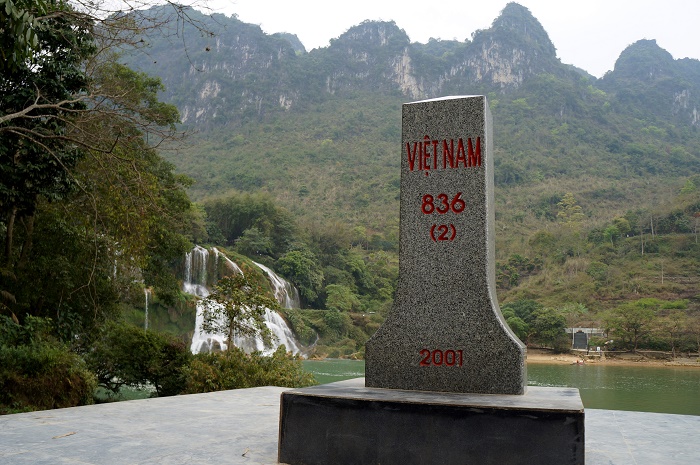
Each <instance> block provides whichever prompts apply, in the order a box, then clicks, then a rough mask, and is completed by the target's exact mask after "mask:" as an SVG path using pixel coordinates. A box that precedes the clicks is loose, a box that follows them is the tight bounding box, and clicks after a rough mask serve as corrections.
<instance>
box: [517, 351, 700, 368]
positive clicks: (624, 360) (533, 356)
mask: <svg viewBox="0 0 700 465" xmlns="http://www.w3.org/2000/svg"><path fill="white" fill-rule="evenodd" d="M698 360H699V359H698V358H677V359H675V360H673V361H671V360H658V359H652V358H648V357H644V356H643V355H639V354H629V353H619V354H608V355H607V356H606V357H604V358H600V357H596V356H594V352H591V354H590V355H589V357H581V356H578V355H574V354H555V353H553V352H551V351H547V350H542V349H528V351H527V363H549V364H558V365H573V364H575V363H584V364H605V365H632V366H640V365H643V366H692V367H698V368H700V362H699V361H698Z"/></svg>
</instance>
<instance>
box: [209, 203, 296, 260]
mask: <svg viewBox="0 0 700 465" xmlns="http://www.w3.org/2000/svg"><path fill="white" fill-rule="evenodd" d="M202 206H203V207H204V210H205V212H206V215H207V222H208V224H209V225H210V228H215V230H216V231H217V232H218V233H220V234H221V235H222V236H223V237H224V239H225V241H226V242H225V244H227V245H233V244H235V245H236V250H237V251H238V252H239V253H242V254H244V255H248V256H250V257H253V258H256V257H260V256H262V257H265V256H268V257H271V258H273V259H276V258H278V257H279V256H280V255H281V254H283V253H284V252H286V251H287V249H288V248H289V246H290V244H291V243H292V242H294V240H295V234H296V232H295V224H294V221H293V219H292V217H291V215H290V214H289V212H287V211H286V210H285V209H283V208H280V207H279V206H278V205H277V203H276V202H275V201H274V199H273V198H272V197H270V196H269V195H266V194H263V193H258V194H249V193H247V194H239V193H231V194H228V195H226V196H223V197H215V198H210V199H208V200H206V201H204V202H203V203H202ZM225 244H222V245H225Z"/></svg>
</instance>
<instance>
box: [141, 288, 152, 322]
mask: <svg viewBox="0 0 700 465" xmlns="http://www.w3.org/2000/svg"><path fill="white" fill-rule="evenodd" d="M143 295H144V297H145V298H146V305H145V313H146V316H145V317H144V319H143V329H144V331H146V330H148V299H149V298H150V297H151V290H150V289H148V288H144V290H143Z"/></svg>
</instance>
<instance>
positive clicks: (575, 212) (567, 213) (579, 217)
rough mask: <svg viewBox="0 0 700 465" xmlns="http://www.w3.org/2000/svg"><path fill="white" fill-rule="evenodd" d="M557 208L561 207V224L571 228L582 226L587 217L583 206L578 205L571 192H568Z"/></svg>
mask: <svg viewBox="0 0 700 465" xmlns="http://www.w3.org/2000/svg"><path fill="white" fill-rule="evenodd" d="M557 206H558V207H559V213H557V219H558V220H559V222H560V223H563V224H565V225H566V226H568V227H570V228H574V227H578V226H580V225H581V223H582V222H583V220H584V219H585V217H586V215H584V214H583V209H582V208H581V206H580V205H577V204H576V200H575V199H574V195H573V194H572V193H571V192H567V193H566V195H564V197H562V199H561V202H559V203H558V204H557Z"/></svg>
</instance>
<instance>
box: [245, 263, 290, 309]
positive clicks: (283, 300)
mask: <svg viewBox="0 0 700 465" xmlns="http://www.w3.org/2000/svg"><path fill="white" fill-rule="evenodd" d="M253 263H255V265H256V266H257V267H258V268H260V269H261V270H263V271H264V272H265V273H266V274H267V277H268V279H269V280H270V284H272V290H273V292H274V293H275V298H276V299H277V301H278V302H279V303H280V305H281V306H282V307H283V308H300V307H301V299H299V291H298V290H297V288H296V287H294V286H293V285H292V283H290V282H289V281H286V280H285V279H284V278H281V277H280V276H278V275H277V274H276V273H275V272H274V271H272V270H271V269H269V268H268V267H266V266H265V265H261V264H260V263H256V262H253Z"/></svg>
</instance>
